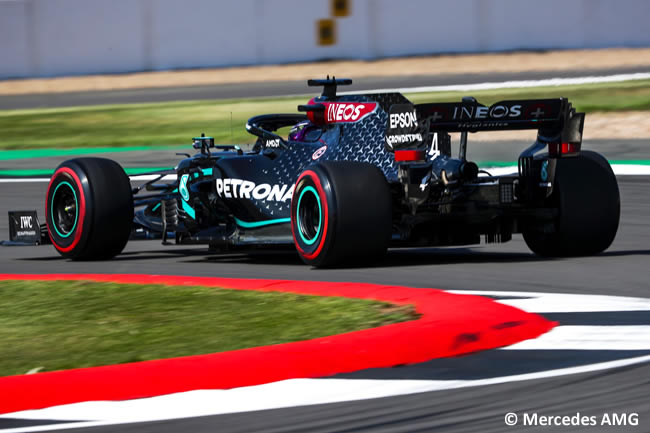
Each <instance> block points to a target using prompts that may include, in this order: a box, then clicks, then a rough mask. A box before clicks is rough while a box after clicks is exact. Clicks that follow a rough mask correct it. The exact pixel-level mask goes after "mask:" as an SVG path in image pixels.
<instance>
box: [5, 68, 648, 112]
mask: <svg viewBox="0 0 650 433" xmlns="http://www.w3.org/2000/svg"><path fill="white" fill-rule="evenodd" d="M647 71H648V68H647V67H637V68H612V69H598V70H595V69H590V70H568V71H543V72H535V71H532V72H512V73H491V72H470V71H459V73H458V74H439V75H434V74H432V75H431V76H403V77H380V78H373V77H359V78H357V77H347V78H352V79H353V82H354V84H353V85H352V86H349V87H346V88H345V89H344V90H346V91H355V92H362V91H364V90H372V89H387V88H402V87H407V86H408V87H419V86H445V85H455V84H476V83H486V82H503V81H517V80H541V79H547V78H574V77H583V76H594V75H598V76H600V75H613V74H628V73H636V72H647ZM434 73H435V71H434ZM326 74H327V65H326V64H325V65H324V66H323V76H324V75H326ZM313 78H319V77H313ZM312 93H314V92H313V89H311V90H310V89H309V88H308V87H307V85H306V82H305V80H299V81H286V82H269V81H266V82H256V83H240V84H237V83H235V84H217V85H201V86H184V87H164V88H150V89H127V90H109V91H86V92H69V93H43V94H38V93H36V94H26V95H2V96H0V110H5V109H27V108H47V107H70V106H78V105H98V104H129V103H144V102H166V101H192V100H205V99H232V98H253V97H254V98H257V97H278V96H287V95H307V94H312Z"/></svg>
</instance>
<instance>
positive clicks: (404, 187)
mask: <svg viewBox="0 0 650 433" xmlns="http://www.w3.org/2000/svg"><path fill="white" fill-rule="evenodd" d="M347 84H351V80H348V79H343V80H341V79H339V80H337V79H329V78H328V79H326V80H309V81H308V85H309V86H322V87H323V88H324V89H323V92H322V95H321V96H319V97H316V98H313V99H312V100H311V101H309V103H308V104H306V105H300V106H298V111H299V112H300V114H266V115H260V116H255V117H253V118H251V119H249V121H248V123H247V124H246V129H247V131H248V132H249V133H251V134H253V135H255V136H257V142H256V144H255V145H254V147H253V148H252V150H251V151H246V152H244V151H242V150H241V148H239V147H238V146H232V145H215V144H214V140H213V139H212V138H210V137H205V136H201V137H197V138H195V139H194V143H193V146H194V148H195V149H196V150H197V151H198V152H197V153H196V155H194V156H192V157H189V155H188V157H187V158H186V159H184V160H182V161H181V162H180V163H179V164H178V166H177V167H176V168H175V169H174V170H173V171H171V172H157V173H156V174H157V176H156V178H155V179H153V180H150V181H148V182H146V183H144V184H141V185H139V186H135V187H134V186H133V185H131V183H130V180H129V178H128V177H127V175H126V174H125V173H124V170H123V169H122V168H121V167H120V166H119V165H118V164H117V163H115V162H113V161H110V160H107V159H100V158H79V159H72V160H69V161H66V162H64V163H63V164H61V165H60V166H59V168H58V169H57V170H56V172H55V173H54V175H53V176H52V178H51V180H50V184H49V187H48V191H47V205H46V223H47V228H48V232H49V237H50V239H51V241H52V243H53V244H54V246H55V248H56V249H57V250H58V251H59V253H61V254H62V255H63V256H65V257H68V258H71V259H80V260H84V259H105V258H110V257H113V256H115V255H116V254H119V253H120V252H121V251H122V249H123V248H124V246H125V244H126V243H127V241H128V240H129V238H134V237H138V235H142V234H143V233H144V234H146V235H149V236H151V235H152V234H154V233H158V234H159V236H162V238H163V242H164V243H168V242H167V239H168V238H171V237H173V238H174V243H175V244H206V245H210V246H211V247H212V248H213V249H219V250H227V249H228V248H235V247H258V246H279V245H294V246H295V248H296V250H297V251H298V254H299V255H300V257H301V258H302V260H303V261H304V262H305V263H307V264H309V265H313V266H329V265H337V264H349V263H358V262H360V261H363V262H371V261H373V260H376V259H378V258H379V257H381V256H382V255H383V254H384V253H385V252H386V250H387V248H389V247H390V248H392V247H414V246H418V247H420V246H450V245H470V244H478V243H480V241H481V236H484V239H485V242H488V243H491V242H506V241H508V240H510V239H511V237H512V234H513V233H522V234H523V236H524V239H525V241H526V243H527V244H528V246H529V247H530V249H531V250H532V251H533V252H535V253H537V254H539V255H542V256H571V255H589V254H596V253H599V252H601V251H603V250H605V249H606V248H608V247H609V246H610V244H611V243H612V241H613V239H614V237H615V235H616V231H617V228H618V222H619V208H620V205H619V192H618V186H617V182H616V177H615V176H614V173H613V172H612V169H611V167H610V166H609V164H608V162H607V160H606V159H605V158H604V157H603V156H601V155H599V154H597V153H595V152H590V151H581V149H580V147H581V142H582V129H583V123H584V113H576V112H575V110H574V109H573V108H572V107H571V104H570V103H569V102H568V101H567V100H566V99H563V98H558V99H540V100H517V101H501V102H498V103H496V104H494V105H492V106H485V105H482V104H480V103H478V102H477V101H476V100H475V99H474V98H471V97H466V98H463V99H462V101H460V102H448V103H428V104H413V103H411V102H410V101H409V100H408V99H406V98H405V97H404V96H403V95H401V94H399V93H379V94H359V95H337V93H336V90H337V85H338V86H340V85H347ZM289 127H290V128H291V131H290V132H289V134H288V136H281V135H279V134H278V133H277V131H278V130H279V129H281V128H289ZM512 129H536V130H537V131H538V132H537V140H536V141H535V143H534V144H533V145H532V146H530V147H528V148H527V149H526V150H524V151H523V152H522V153H521V155H520V156H519V169H518V173H515V174H511V175H507V176H491V175H490V174H489V173H485V172H481V170H479V168H478V166H477V164H475V163H474V162H471V161H467V160H466V158H465V156H466V148H467V136H468V133H473V132H477V131H494V130H512ZM451 132H460V152H459V155H458V157H457V158H454V157H452V154H451V138H450V135H449V133H451ZM170 175H172V176H170ZM173 175H175V176H173ZM165 177H167V178H170V177H171V178H173V179H175V180H174V181H173V182H171V183H160V182H163V180H164V179H165ZM144 191H147V192H148V193H144V194H143V192H144ZM134 209H137V211H135V212H134Z"/></svg>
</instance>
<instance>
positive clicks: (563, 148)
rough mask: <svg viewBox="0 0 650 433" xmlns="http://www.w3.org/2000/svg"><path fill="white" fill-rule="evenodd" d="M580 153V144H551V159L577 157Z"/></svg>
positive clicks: (549, 150)
mask: <svg viewBox="0 0 650 433" xmlns="http://www.w3.org/2000/svg"><path fill="white" fill-rule="evenodd" d="M578 152H580V143H549V144H548V154H549V156H551V157H556V158H557V157H560V156H571V155H577V154H578Z"/></svg>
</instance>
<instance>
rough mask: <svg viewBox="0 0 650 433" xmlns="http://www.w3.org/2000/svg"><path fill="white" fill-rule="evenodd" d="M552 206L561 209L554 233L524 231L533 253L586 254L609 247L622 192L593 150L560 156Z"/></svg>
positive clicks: (617, 218) (553, 255) (551, 200)
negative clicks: (569, 156)
mask: <svg viewBox="0 0 650 433" xmlns="http://www.w3.org/2000/svg"><path fill="white" fill-rule="evenodd" d="M549 206H553V207H556V208H557V209H558V212H559V215H558V217H557V219H556V221H555V232H553V233H543V232H541V231H536V230H532V229H531V230H524V232H523V235H524V240H525V241H526V244H527V245H528V247H529V248H530V249H531V250H532V251H533V252H534V253H536V254H538V255H540V256H546V257H563V256H585V255H593V254H598V253H600V252H603V251H605V250H606V249H607V248H609V246H610V245H611V244H612V242H613V241H614V238H615V237H616V231H617V230H618V223H619V217H620V195H619V191H618V183H617V182H616V176H615V175H614V172H613V171H612V168H611V166H610V165H609V163H608V162H607V160H606V159H605V158H604V157H603V156H602V155H600V154H598V153H596V152H591V151H583V152H581V153H580V155H578V156H577V157H575V158H564V159H559V160H558V161H557V166H556V171H555V184H554V190H553V193H552V194H551V197H549Z"/></svg>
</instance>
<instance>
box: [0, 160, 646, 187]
mask: <svg viewBox="0 0 650 433" xmlns="http://www.w3.org/2000/svg"><path fill="white" fill-rule="evenodd" d="M481 169H482V170H486V171H488V172H490V174H491V175H493V176H503V175H507V174H513V173H516V172H517V167H516V166H512V167H481ZM612 170H614V174H615V175H617V176H648V175H650V165H643V164H614V165H612ZM156 177H158V176H155V175H137V176H130V178H131V180H132V181H147V180H153V179H155V178H156ZM160 180H161V181H165V182H168V181H173V180H176V175H175V174H168V175H166V176H165V177H163V178H162V179H160ZM49 181H50V179H49V178H45V177H28V178H0V183H32V182H49Z"/></svg>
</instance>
